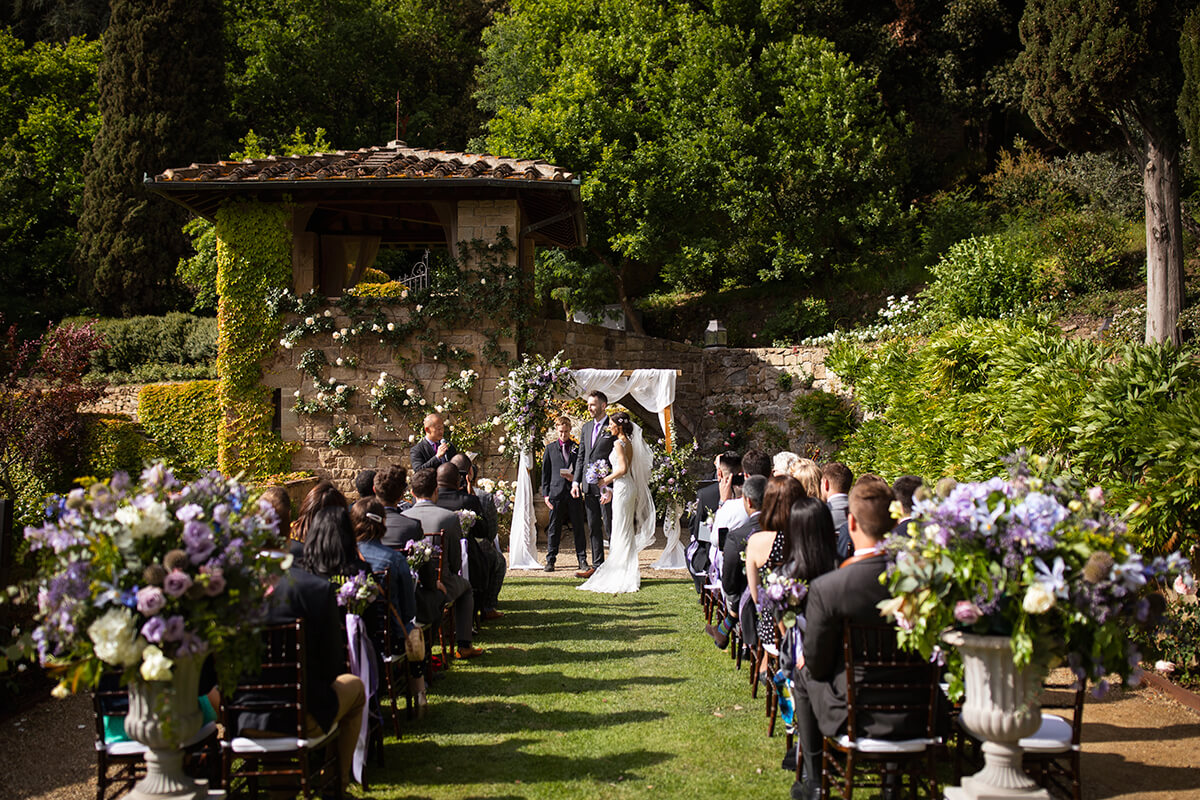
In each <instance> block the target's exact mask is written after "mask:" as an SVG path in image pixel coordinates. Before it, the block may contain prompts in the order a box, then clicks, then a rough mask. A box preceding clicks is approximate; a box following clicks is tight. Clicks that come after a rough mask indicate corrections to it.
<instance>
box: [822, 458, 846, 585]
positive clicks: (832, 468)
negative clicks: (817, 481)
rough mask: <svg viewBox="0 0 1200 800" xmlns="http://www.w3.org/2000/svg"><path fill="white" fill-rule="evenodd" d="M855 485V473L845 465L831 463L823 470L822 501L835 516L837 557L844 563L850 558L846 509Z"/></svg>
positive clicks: (836, 462)
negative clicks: (848, 493)
mask: <svg viewBox="0 0 1200 800" xmlns="http://www.w3.org/2000/svg"><path fill="white" fill-rule="evenodd" d="M852 483H854V473H852V472H851V471H850V468H849V467H847V466H846V465H845V464H842V463H841V462H838V461H831V462H830V463H828V464H826V465H825V466H824V467H822V468H821V499H822V500H824V501H825V504H826V505H827V506H829V513H830V514H832V515H833V528H834V530H836V531H837V557H838V561H839V562H840V561H843V560H845V559H847V558H849V557H850V550H851V543H850V528H849V523H848V522H847V520H846V513H847V511H846V509H847V504H848V503H849V495H847V494H846V493H847V492H849V491H850V485H851V484H852Z"/></svg>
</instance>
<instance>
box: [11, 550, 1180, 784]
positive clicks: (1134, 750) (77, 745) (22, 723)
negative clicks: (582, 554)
mask: <svg viewBox="0 0 1200 800" xmlns="http://www.w3.org/2000/svg"><path fill="white" fill-rule="evenodd" d="M660 554H661V551H658V550H653V551H651V550H647V551H645V552H643V553H642V559H641V560H642V567H643V570H642V575H643V577H655V578H680V577H681V573H680V572H678V571H654V570H650V569H649V568H648V567H649V565H650V564H651V563H653V562H654V561H655V560H656V559H657V558H658V557H659V555H660ZM566 562H568V563H564V562H563V560H562V559H560V563H559V569H558V571H557V572H556V573H554V575H555V576H556V577H562V575H563V573H564V572H571V571H574V560H573V557H568V558H567V559H566ZM522 574H524V575H537V574H539V573H532V572H529V573H522ZM547 577H549V576H547ZM94 740H95V736H94V726H93V722H92V706H91V701H90V699H89V698H88V697H87V696H86V695H81V696H74V697H70V698H68V699H66V700H47V701H45V702H43V703H39V704H38V705H36V706H34V707H33V708H31V709H30V710H28V711H26V712H25V713H23V714H20V715H18V716H16V717H12V718H9V719H7V720H5V721H4V722H3V723H2V724H0V800H90V798H94V797H95V796H96V782H95V770H96V766H95V764H96V761H95V755H94V750H93V742H94ZM1082 742H1083V745H1082V747H1083V755H1082V769H1083V796H1084V798H1086V799H1087V800H1100V798H1128V799H1130V800H1132V798H1147V799H1153V800H1176V799H1178V800H1200V713H1197V712H1195V711H1193V710H1191V709H1190V708H1188V707H1187V706H1185V705H1183V704H1181V703H1179V702H1176V701H1175V700H1173V699H1171V698H1170V697H1168V696H1167V695H1166V694H1163V693H1161V692H1159V691H1158V690H1156V689H1153V688H1150V687H1148V686H1143V687H1141V688H1138V689H1132V690H1125V691H1116V692H1112V693H1110V694H1109V696H1107V697H1105V698H1104V699H1102V700H1095V699H1092V698H1090V697H1089V698H1088V701H1087V703H1086V704H1085V706H1084V727H1083V737H1082ZM764 746H765V740H764Z"/></svg>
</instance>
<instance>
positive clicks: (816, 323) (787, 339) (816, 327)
mask: <svg viewBox="0 0 1200 800" xmlns="http://www.w3.org/2000/svg"><path fill="white" fill-rule="evenodd" d="M831 327H833V321H832V319H831V318H830V316H829V307H828V305H826V303H825V301H824V300H823V299H821V298H820V297H805V298H802V299H799V300H794V301H792V302H791V303H788V304H786V305H784V306H783V307H782V308H780V309H779V310H778V311H776V312H775V313H774V314H772V315H771V316H770V317H768V318H767V321H766V322H765V323H764V324H763V329H762V338H763V339H764V340H765V341H768V342H772V343H773V344H775V346H777V347H779V346H784V345H787V344H791V343H793V342H796V341H799V340H800V339H804V338H806V337H809V336H819V335H820V334H822V333H825V332H826V331H828V330H829V329H830V328H831Z"/></svg>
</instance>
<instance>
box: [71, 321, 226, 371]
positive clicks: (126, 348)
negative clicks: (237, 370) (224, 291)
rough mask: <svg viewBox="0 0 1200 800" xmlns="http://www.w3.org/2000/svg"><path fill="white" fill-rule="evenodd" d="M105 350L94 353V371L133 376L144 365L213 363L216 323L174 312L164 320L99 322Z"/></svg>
mask: <svg viewBox="0 0 1200 800" xmlns="http://www.w3.org/2000/svg"><path fill="white" fill-rule="evenodd" d="M96 327H97V329H98V330H99V331H100V333H101V334H103V336H104V343H105V344H106V345H107V347H106V348H104V349H101V350H97V351H95V352H94V353H93V354H92V371H93V372H95V373H100V374H111V373H134V372H135V371H136V370H138V368H140V367H144V366H145V365H151V364H153V365H166V364H183V365H197V364H210V363H212V361H213V360H214V359H215V358H216V355H217V321H216V319H214V318H211V317H196V316H192V315H191V314H183V313H179V312H173V313H170V314H167V315H165V316H161V317H129V318H128V319H105V320H100V322H99V323H98V324H97V326H96Z"/></svg>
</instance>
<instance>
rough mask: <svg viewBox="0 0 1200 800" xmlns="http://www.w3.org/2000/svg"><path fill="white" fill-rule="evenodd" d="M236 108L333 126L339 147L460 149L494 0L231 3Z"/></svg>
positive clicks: (265, 120)
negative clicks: (398, 142) (397, 141)
mask: <svg viewBox="0 0 1200 800" xmlns="http://www.w3.org/2000/svg"><path fill="white" fill-rule="evenodd" d="M227 8H228V11H229V25H228V40H229V53H230V63H229V67H228V69H229V86H230V92H231V100H232V109H233V110H232V115H231V116H232V118H233V120H234V124H235V125H237V126H238V127H239V128H240V129H241V130H247V129H250V128H253V129H255V130H257V131H260V132H261V133H262V135H264V136H266V137H268V138H276V137H284V136H287V135H288V134H290V132H291V131H292V130H294V129H295V128H296V127H297V126H298V127H299V128H301V129H303V130H315V129H316V128H324V129H325V130H327V131H328V132H329V138H330V140H331V141H332V142H334V144H335V145H336V146H337V147H339V148H354V147H364V146H371V145H379V144H383V143H385V142H388V141H390V140H392V139H394V138H396V135H395V134H396V115H397V103H399V115H400V137H399V138H401V139H404V140H406V141H408V142H410V143H412V144H419V145H423V146H445V147H451V148H461V147H462V146H464V145H465V144H466V141H467V138H468V137H469V136H471V135H473V134H474V132H475V131H476V130H478V128H479V126H480V123H481V118H480V117H479V113H478V111H477V109H476V108H475V104H474V103H473V102H472V101H471V97H470V92H471V74H472V71H473V70H474V68H475V65H476V64H477V63H478V61H479V38H480V33H481V31H482V30H483V28H484V26H485V25H486V24H487V22H488V19H489V17H490V9H489V3H488V2H487V1H486V0H445V1H444V2H434V0H396V1H395V2H393V1H392V0H315V1H314V0H248V2H239V3H231V4H227Z"/></svg>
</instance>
